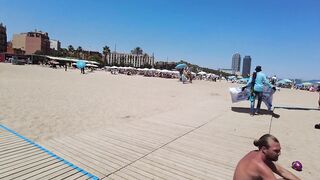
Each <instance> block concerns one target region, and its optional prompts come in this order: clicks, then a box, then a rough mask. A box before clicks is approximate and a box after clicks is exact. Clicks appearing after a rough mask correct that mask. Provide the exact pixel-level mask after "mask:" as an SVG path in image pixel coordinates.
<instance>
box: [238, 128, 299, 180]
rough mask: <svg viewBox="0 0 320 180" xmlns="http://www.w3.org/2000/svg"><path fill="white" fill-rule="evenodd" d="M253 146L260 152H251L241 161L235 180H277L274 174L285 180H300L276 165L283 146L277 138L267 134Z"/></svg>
mask: <svg viewBox="0 0 320 180" xmlns="http://www.w3.org/2000/svg"><path fill="white" fill-rule="evenodd" d="M253 144H254V145H255V146H256V147H258V150H254V151H251V152H249V153H248V154H247V155H245V156H244V157H243V158H242V159H241V160H240V161H239V163H238V165H237V167H236V170H235V172H234V175H233V180H244V179H245V180H255V179H268V180H275V179H276V177H275V175H274V173H276V174H278V175H279V176H281V177H282V178H283V179H288V180H299V178H298V177H297V176H295V175H294V174H292V173H291V172H290V171H288V170H286V169H285V168H283V167H281V166H280V165H278V164H275V163H274V161H277V160H278V157H279V156H280V154H281V146H280V143H279V141H278V139H277V138H276V137H274V136H273V135H271V134H265V135H263V136H261V137H260V139H259V140H255V141H254V142H253Z"/></svg>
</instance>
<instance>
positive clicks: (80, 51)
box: [76, 46, 83, 58]
mask: <svg viewBox="0 0 320 180" xmlns="http://www.w3.org/2000/svg"><path fill="white" fill-rule="evenodd" d="M82 51H83V50H82V47H81V46H78V48H77V50H76V52H77V58H80V55H81V53H82Z"/></svg>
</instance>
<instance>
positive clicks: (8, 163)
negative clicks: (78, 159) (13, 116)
mask: <svg viewBox="0 0 320 180" xmlns="http://www.w3.org/2000/svg"><path fill="white" fill-rule="evenodd" d="M0 179H6V180H7V179H8V180H9V179H98V178H97V177H96V176H94V175H92V174H90V173H88V172H86V171H84V170H83V169H81V168H79V167H76V166H75V165H73V164H71V163H69V162H68V161H66V160H64V159H62V158H60V157H58V156H56V155H55V154H53V153H52V152H50V151H48V150H47V149H45V148H43V147H41V146H39V145H38V144H36V143H34V142H32V141H30V140H28V139H26V138H25V137H23V136H21V135H19V134H17V133H16V132H14V131H12V130H11V129H8V128H7V127H5V126H3V125H0Z"/></svg>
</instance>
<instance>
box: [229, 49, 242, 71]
mask: <svg viewBox="0 0 320 180" xmlns="http://www.w3.org/2000/svg"><path fill="white" fill-rule="evenodd" d="M240 65H241V56H240V54H239V53H236V54H234V55H233V56H232V66H231V69H232V71H233V73H234V74H235V73H236V72H240Z"/></svg>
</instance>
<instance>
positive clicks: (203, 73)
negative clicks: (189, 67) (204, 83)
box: [197, 71, 207, 75]
mask: <svg viewBox="0 0 320 180" xmlns="http://www.w3.org/2000/svg"><path fill="white" fill-rule="evenodd" d="M197 74H200V75H205V74H207V73H206V72H204V71H200V72H198V73H197Z"/></svg>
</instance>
